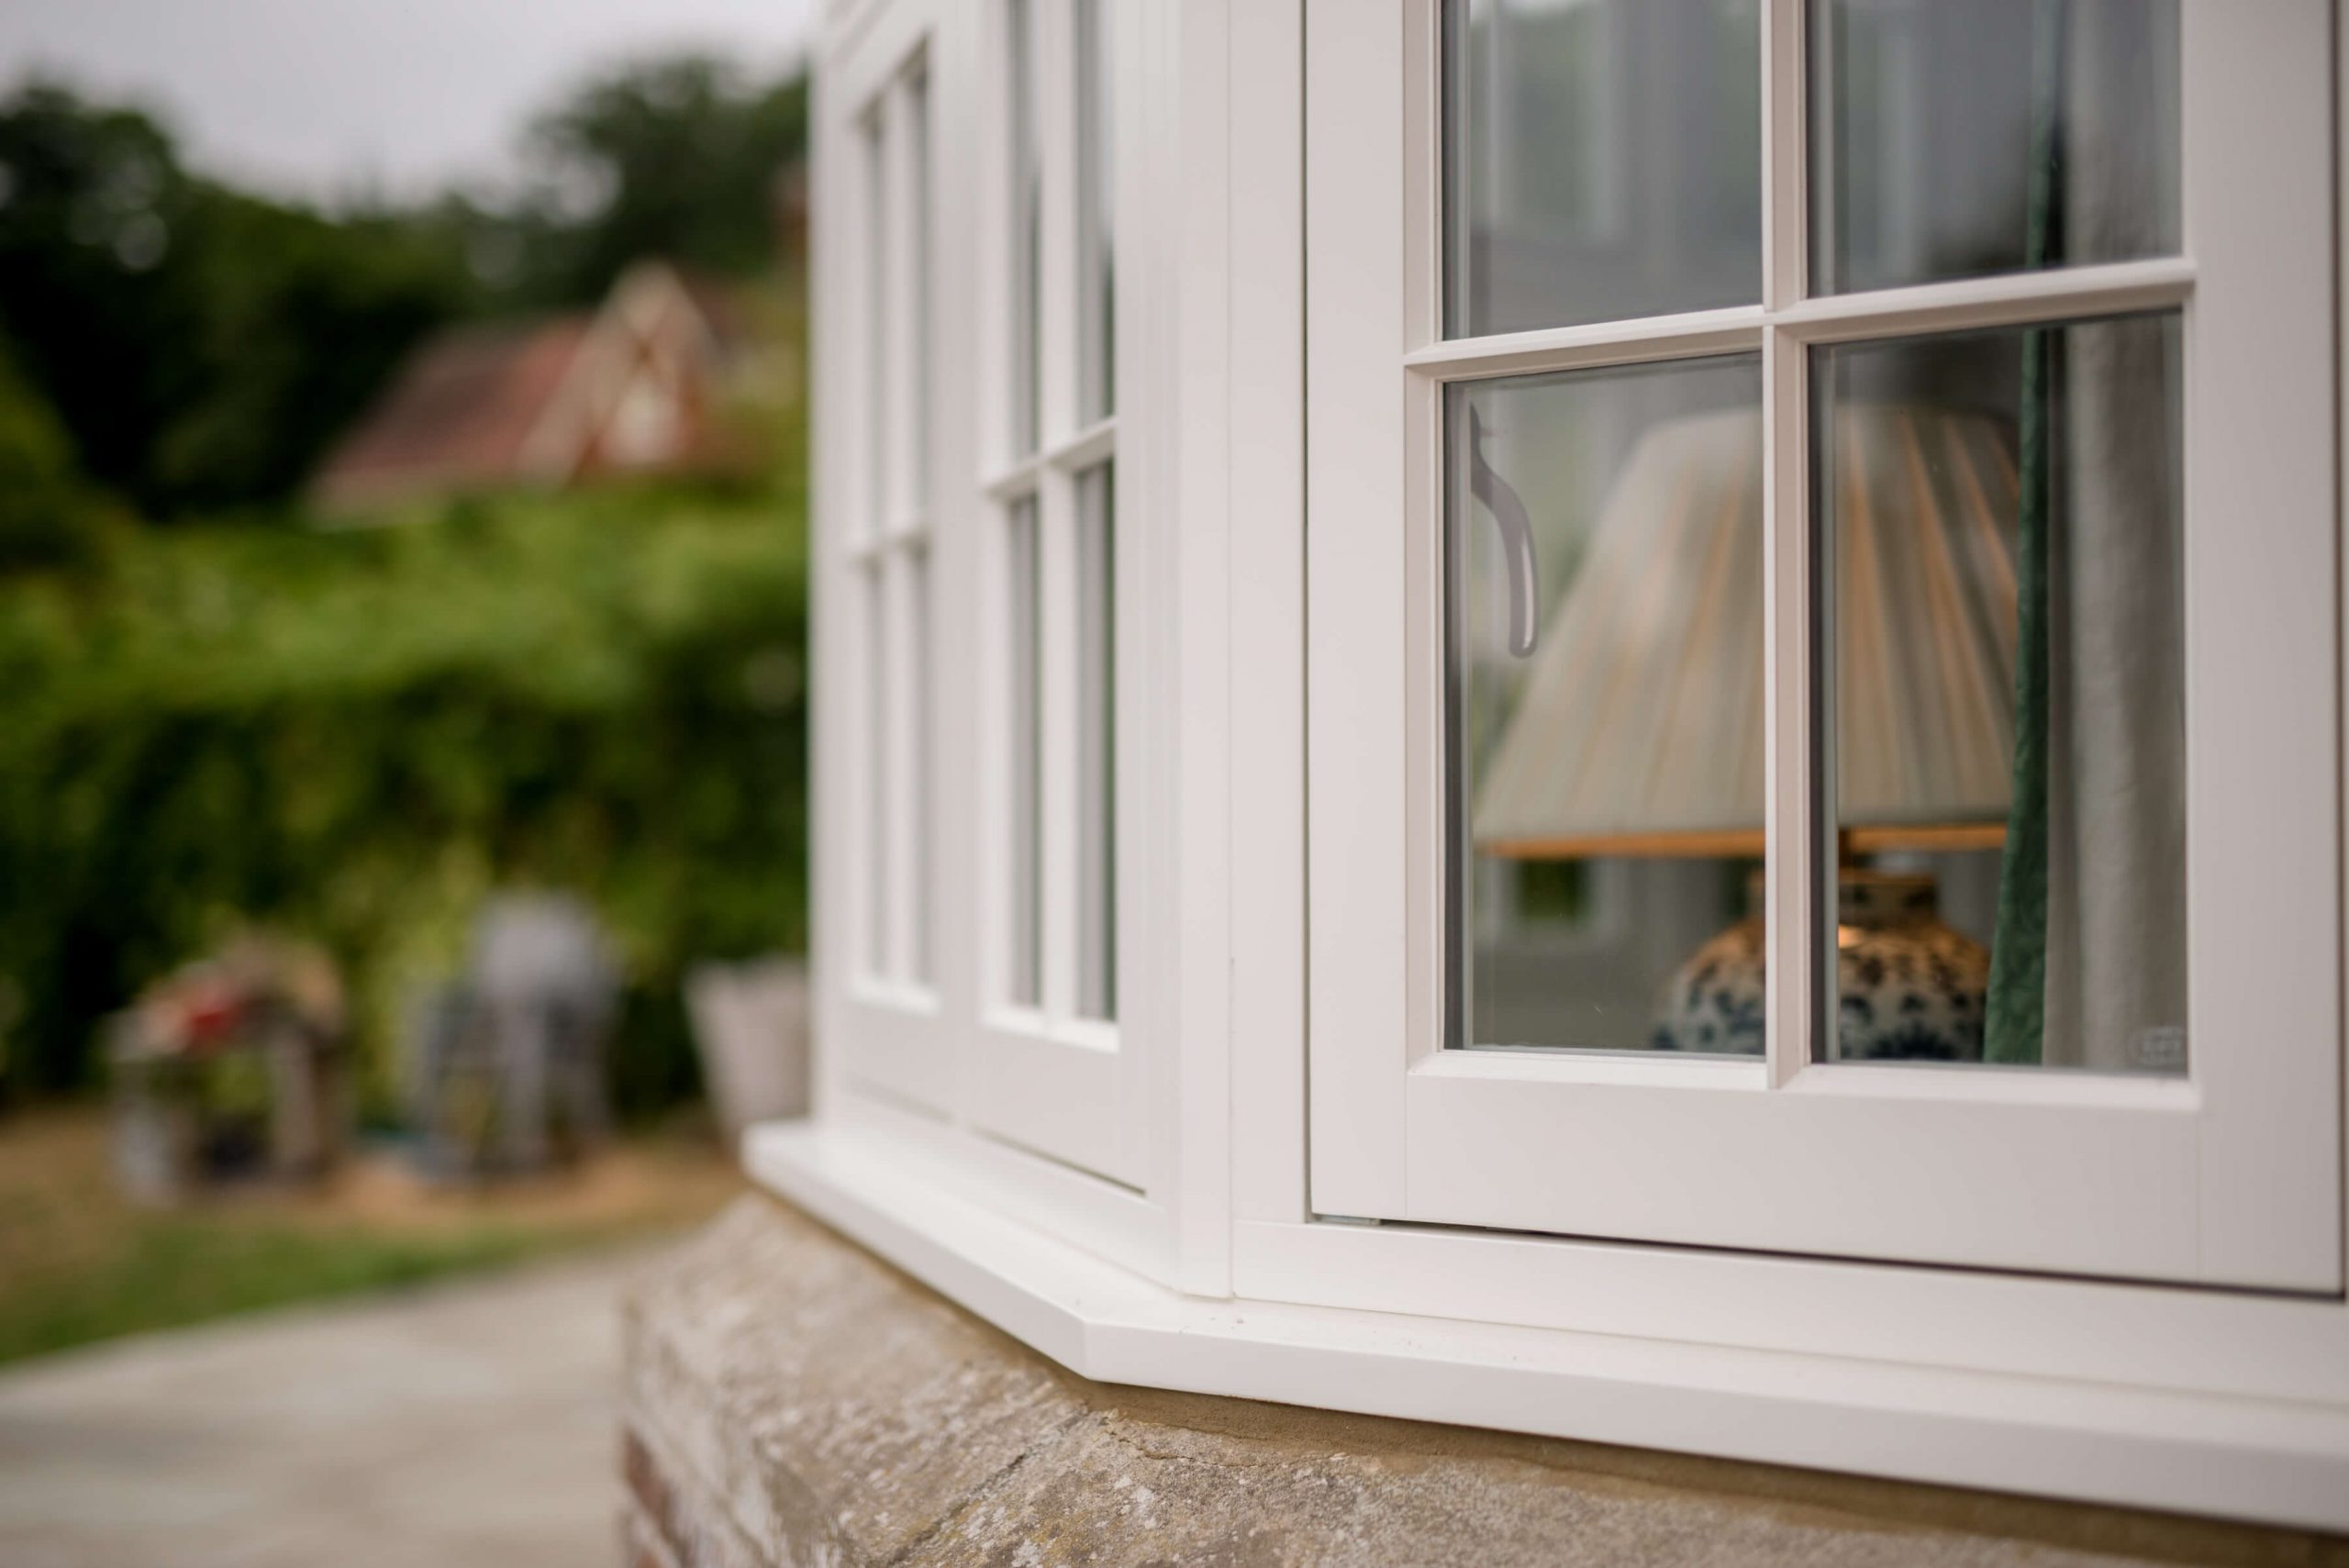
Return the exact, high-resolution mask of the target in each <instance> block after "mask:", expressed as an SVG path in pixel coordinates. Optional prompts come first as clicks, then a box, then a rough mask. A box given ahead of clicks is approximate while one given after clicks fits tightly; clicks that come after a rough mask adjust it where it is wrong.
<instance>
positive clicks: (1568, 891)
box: [1445, 355, 1764, 1053]
mask: <svg viewBox="0 0 2349 1568" xmlns="http://www.w3.org/2000/svg"><path fill="white" fill-rule="evenodd" d="M1761 395H1762V385H1761V361H1760V360H1759V359H1758V358H1757V357H1755V356H1753V355H1739V356H1734V357H1729V358H1721V359H1706V360H1687V361H1678V362H1675V363H1672V364H1665V365H1652V366H1642V367H1638V368H1634V369H1628V370H1603V371H1575V372H1567V373H1557V374H1550V375H1540V376H1525V377H1516V378H1510V379H1506V380H1496V381H1487V382H1469V383H1462V384H1455V385H1453V387H1452V388H1451V389H1450V390H1449V393H1448V397H1447V407H1446V413H1445V437H1446V445H1447V449H1448V450H1447V462H1446V469H1447V483H1448V486H1449V493H1448V496H1447V501H1446V506H1445V519H1446V521H1445V528H1446V535H1447V539H1446V557H1447V576H1448V580H1449V581H1448V589H1447V598H1448V602H1449V612H1448V617H1447V619H1448V622H1449V625H1448V628H1447V633H1446V643H1447V650H1448V662H1447V674H1448V683H1449V690H1448V693H1447V701H1446V705H1445V706H1446V720H1447V725H1446V728H1447V738H1446V739H1447V748H1448V751H1449V775H1450V788H1449V793H1450V799H1451V805H1450V806H1449V815H1450V823H1451V827H1450V832H1451V845H1452V852H1451V854H1450V856H1449V861H1450V864H1451V867H1452V873H1451V886H1450V890H1449V899H1450V912H1449V913H1450V920H1449V928H1450V940H1449V949H1450V952H1449V963H1448V968H1449V971H1450V973H1451V976H1452V979H1451V983H1450V984H1449V986H1448V987H1447V996H1448V999H1449V1006H1450V1011H1451V1016H1450V1018H1449V1019H1448V1021H1447V1026H1446V1029H1447V1040H1448V1043H1450V1044H1453V1045H1475V1046H1515V1045H1539V1046H1566V1047H1575V1048H1580V1049H1585V1050H1607V1051H1639V1050H1651V1049H1653V1050H1662V1051H1704V1052H1715V1053H1718V1052H1759V1051H1761V1050H1762V1042H1763V1021H1762V973H1763V971H1762V915H1761V904H1760V900H1759V897H1758V893H1759V875H1758V869H1759V866H1760V864H1761V857H1762V846H1763V823H1762V811H1763V772H1762V766H1763V762H1762V759H1763V703H1762V657H1763V640H1762V613H1763V582H1762V568H1763V559H1764V552H1763V534H1762V415H1761Z"/></svg>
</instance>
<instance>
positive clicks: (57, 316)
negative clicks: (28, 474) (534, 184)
mask: <svg viewBox="0 0 2349 1568" xmlns="http://www.w3.org/2000/svg"><path fill="white" fill-rule="evenodd" d="M473 292H474V290H473V283H472V279H471V277H470V275H469V273H468V272H467V271H466V269H465V265H464V259H463V255H462V250H461V249H460V248H459V247H458V246H457V245H456V244H455V243H454V241H453V239H452V238H451V237H450V236H447V235H444V234H440V233H438V232H436V231H432V230H429V229H426V228H420V227H418V226H416V225H413V224H410V223H409V222H407V221H406V219H404V218H403V217H399V216H397V215H392V214H376V215H359V216H356V217H348V218H344V219H340V220H338V219H333V218H329V217H325V216H322V215H320V214H318V213H316V212H313V211H310V210H307V209H306V208H302V207H297V206H284V205H281V204H278V203H273V202H269V201H265V200H262V199H261V198H259V197H255V196H250V195H242V194H239V193H238V192H235V191H232V190H230V189H228V188H227V187H225V186H222V185H220V184H217V183H213V182H210V181H207V180H204V179H201V178H198V177H196V176H194V175H192V174H190V173H188V172H186V171H185V170H184V168H182V166H181V165H180V162H179V160H178V158H177V155H176V153H175V151H174V150H173V145H172V140H171V137H170V135H169V133H168V132H167V131H166V130H165V129H164V128H162V127H161V126H160V125H159V124H157V123H156V122H155V121H154V120H152V119H151V118H150V117H147V116H146V115H144V114H142V113H140V112H139V111H138V110H135V109H129V108H124V107H119V106H103V105H94V104H90V103H87V102H85V101H83V100H82V99H81V98H78V97H77V96H75V95H73V94H72V92H70V91H68V90H67V89H65V88H62V87H60V86H56V85H53V84H49V83H33V84H31V85H29V86H28V87H26V88H24V89H22V90H21V91H20V92H18V93H17V95H15V97H14V98H12V99H10V100H9V101H7V102H6V103H4V104H0V331H5V332H6V334H7V335H8V336H10V337H11V338H13V339H14V340H15V341H16V342H17V345H18V347H19V350H20V352H21V354H22V358H23V362H24V367H25V370H26V372H27V373H28V376H29V377H30V379H31V380H32V381H33V382H34V383H36V384H38V385H39V387H40V388H41V390H42V391H43V392H44V393H45V394H46V395H47V397H48V400H49V401H50V403H51V404H52V405H53V406H55V408H56V411H57V413H58V415H59V417H61V419H62V420H63V421H64V424H65V426H66V428H68V429H69V430H70V431H71V432H72V439H73V443H74V445H75V446H77V447H78V448H79V449H80V451H81V455H82V462H83V466H84V468H85V469H86V470H87V472H88V473H89V474H90V475H91V477H93V478H94V479H95V480H97V481H99V482H101V483H103V484H106V485H108V486H110V487H112V488H114V489H116V490H117V491H118V492H120V493H121V494H123V495H126V496H128V498H130V499H131V500H133V501H135V502H136V503H137V504H138V505H139V506H140V507H141V508H142V509H143V510H145V511H147V512H148V513H149V514H150V516H167V515H169V514H171V513H173V512H175V511H180V510H184V509H188V508H193V507H217V506H238V505H243V504H248V503H252V502H265V501H269V500H273V499H275V498H277V497H279V496H282V495H284V494H285V493H287V492H288V491H290V490H291V489H292V488H293V487H294V486H295V484H299V483H300V481H301V479H302V478H303V477H304V475H305V474H306V473H307V472H308V470H309V468H310V466H311V464H312V463H313V462H316V460H317V456H318V455H319V453H320V451H321V450H323V448H324V446H325V443H326V442H327V441H328V440H329V439H332V438H333V436H334V435H335V434H336V433H337V432H338V431H339V430H340V428H342V427H343V426H345V425H346V424H348V423H349V421H350V420H351V418H352V417H354V416H355V415H356V414H357V413H358V412H359V410H360V408H361V407H362V406H363V404H364V403H365V401H366V399H367V398H368V397H369V396H371V395H373V391H374V389H375V387H376V386H377V384H379V383H380V382H381V381H382V379H383V377H384V374H385V373H386V372H387V371H388V370H389V369H390V368H391V366H392V364H393V362H394V361H396V360H397V358H398V357H399V356H400V355H401V354H403V353H405V352H406V350H407V349H408V347H409V346H410V345H411V344H412V343H413V342H414V341H415V340H416V339H417V337H418V336H420V335H421V334H422V333H423V332H425V331H427V330H429V328H431V327H433V326H434V325H436V324H438V323H439V322H441V321H444V320H446V319H448V318H449V317H451V316H452V315H454V314H455V313H456V312H457V311H459V310H460V309H462V308H463V307H464V306H466V305H467V304H468V303H469V302H470V300H471V298H472V295H473Z"/></svg>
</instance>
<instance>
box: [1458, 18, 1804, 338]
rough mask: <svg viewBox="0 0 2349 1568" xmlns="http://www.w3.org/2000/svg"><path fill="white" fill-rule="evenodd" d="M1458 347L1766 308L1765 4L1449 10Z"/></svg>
mask: <svg viewBox="0 0 2349 1568" xmlns="http://www.w3.org/2000/svg"><path fill="white" fill-rule="evenodd" d="M1443 50H1444V104H1443V122H1444V123H1443V134H1444V162H1445V172H1444V183H1445V195H1444V203H1445V213H1444V277H1445V285H1444V287H1445V306H1444V333H1445V336H1447V337H1453V338H1470V337H1482V336H1486V335H1487V334H1491V333H1497V332H1520V331H1525V330H1528V329H1531V328H1540V327H1564V326H1571V325H1573V324H1575V323H1577V322H1586V321H1606V320H1612V319H1616V318H1620V317H1634V316H1656V315H1662V314H1665V313H1669V312H1675V311H1683V310H1698V309H1703V308H1707V307H1709V306H1727V305H1751V304H1753V302H1755V301H1756V300H1758V299H1760V298H1761V297H1762V183H1761V181H1762V153H1761V127H1762V107H1761V80H1762V56H1761V8H1760V6H1759V5H1758V4H1757V0H1563V3H1562V0H1454V3H1453V4H1450V5H1447V6H1445V7H1444V43H1443Z"/></svg>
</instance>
